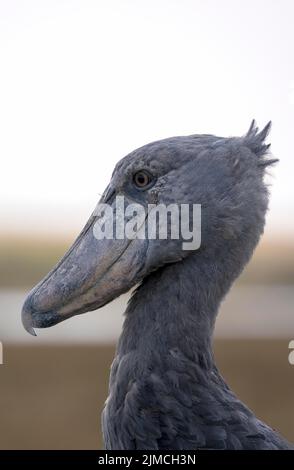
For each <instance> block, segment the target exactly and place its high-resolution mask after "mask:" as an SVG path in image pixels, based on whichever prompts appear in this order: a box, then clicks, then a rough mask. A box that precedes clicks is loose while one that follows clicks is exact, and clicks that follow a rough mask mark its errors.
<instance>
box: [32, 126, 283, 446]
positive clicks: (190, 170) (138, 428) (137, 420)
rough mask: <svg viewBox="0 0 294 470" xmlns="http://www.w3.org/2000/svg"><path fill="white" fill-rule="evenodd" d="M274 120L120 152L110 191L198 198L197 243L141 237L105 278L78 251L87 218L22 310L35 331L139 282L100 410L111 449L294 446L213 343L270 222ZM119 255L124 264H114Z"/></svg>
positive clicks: (148, 198) (147, 198)
mask: <svg viewBox="0 0 294 470" xmlns="http://www.w3.org/2000/svg"><path fill="white" fill-rule="evenodd" d="M269 129H270V123H269V124H268V125H267V126H266V127H265V128H264V129H263V130H262V131H261V132H259V131H258V128H257V127H256V125H255V122H254V121H253V123H252V125H251V127H250V129H249V131H248V132H247V134H246V135H245V136H243V137H231V138H221V137H216V136H212V135H191V136H186V137H173V138H169V139H164V140H161V141H158V142H153V143H151V144H148V145H146V146H144V147H141V148H139V149H137V150H135V151H134V152H132V153H131V154H129V155H128V156H126V157H125V158H124V159H123V160H121V161H120V162H119V163H118V164H117V166H116V168H115V171H114V173H113V175H112V179H111V182H110V184H109V186H108V188H107V191H106V192H105V194H104V197H103V198H102V201H106V199H107V201H108V202H109V201H110V202H111V201H112V198H113V197H114V195H115V194H123V195H125V196H126V197H127V198H129V200H131V201H137V202H140V203H141V204H144V205H147V203H154V202H155V201H156V203H164V204H170V203H173V202H177V203H178V204H182V203H190V204H191V203H198V204H201V205H202V244H201V247H200V249H199V250H197V251H183V250H182V248H181V243H182V240H181V239H180V240H170V239H169V240H141V241H138V240H137V241H136V242H134V243H133V242H132V244H131V246H132V248H130V247H129V246H128V247H124V249H123V250H124V251H123V255H120V257H119V258H118V261H117V262H116V263H114V262H113V261H112V264H111V263H110V264H109V265H110V267H109V269H108V271H107V275H106V274H103V276H104V277H105V276H106V278H107V282H106V283H105V284H103V281H101V274H99V276H100V277H98V274H97V273H96V272H95V274H93V272H94V264H95V263H94V262H93V261H92V265H93V267H91V272H90V274H89V275H88V273H86V274H85V272H84V271H83V270H85V267H84V265H85V263H84V262H83V263H82V262H81V261H80V259H81V256H83V253H85V248H83V246H84V245H85V246H88V245H87V244H90V245H91V247H92V246H93V243H94V241H93V239H92V238H89V237H92V235H91V234H90V231H89V227H90V226H91V223H92V219H90V221H89V223H88V225H87V228H86V230H85V231H84V232H83V234H82V240H83V241H82V242H81V241H80V240H81V238H79V239H78V241H77V242H76V244H75V245H74V247H73V248H72V250H71V251H70V252H69V254H68V255H67V256H66V257H65V258H64V260H62V261H61V263H60V264H59V265H58V266H57V268H56V269H55V270H54V271H53V273H51V275H49V277H47V278H45V280H44V281H43V282H42V283H41V284H40V285H38V286H37V287H36V288H35V289H34V290H33V291H32V293H31V294H30V295H29V297H28V299H27V301H26V303H25V306H24V310H23V318H24V324H25V327H26V328H27V329H28V330H29V331H31V329H32V327H44V326H50V325H52V324H54V323H58V322H59V321H62V320H63V319H65V318H68V317H69V316H72V315H75V314H78V313H82V312H84V311H89V310H93V309H94V308H97V307H100V306H101V305H103V304H105V303H107V302H109V301H111V300H112V299H113V298H115V297H117V296H118V295H119V294H120V293H122V292H125V291H127V290H128V289H129V288H130V287H132V286H134V285H135V284H138V283H139V286H138V287H137V289H136V291H135V292H134V294H133V295H132V297H131V299H130V302H129V304H128V307H127V310H126V312H125V322H124V326H123V332H122V335H121V337H120V340H119V343H118V346H117V352H116V356H115V359H114V362H113V365H112V368H111V376H110V387H109V397H108V399H107V402H106V406H105V409H104V411H103V418H102V424H103V433H104V439H105V446H106V448H107V449H152V450H154V449H178V450H183V449H197V448H205V449H207V448H209V449H288V448H291V446H290V444H288V443H287V442H286V441H285V440H284V439H283V438H282V437H281V436H279V434H278V433H276V432H275V431H273V430H272V429H270V428H269V427H268V426H266V425H265V424H263V423H262V422H261V421H259V420H258V419H257V418H256V417H255V416H254V414H253V413H252V412H251V411H250V410H249V409H248V408H247V407H246V406H245V405H244V404H242V403H241V402H240V401H239V400H238V399H237V397H236V396H235V395H234V393H233V392H232V391H231V390H230V389H229V387H228V386H227V385H226V383H225V382H224V380H223V379H222V377H221V375H220V373H219V372H218V370H217V367H216V365H215V362H214V357H213V351H212V334H213V329H214V323H215V318H216V315H217V311H218V308H219V305H220V302H221V301H222V299H223V298H224V296H225V295H226V293H227V292H228V290H229V288H230V286H231V284H232V283H233V281H234V280H235V279H236V277H237V276H238V275H239V274H240V272H241V271H242V269H243V268H244V266H245V264H246V263H247V262H248V261H249V259H250V257H251V255H252V253H253V250H254V248H255V246H256V244H257V243H258V240H259V238H260V235H261V234H262V232H263V228H264V219H265V213H266V210H267V205H268V189H267V187H266V185H265V183H264V181H263V176H264V171H265V169H266V167H268V166H269V165H271V164H272V163H274V162H275V161H276V160H275V159H272V158H268V155H267V153H268V149H269V145H267V144H265V143H264V140H265V138H266V137H267V135H268V132H269ZM142 168H144V169H146V170H148V171H149V172H150V173H152V174H153V175H154V177H155V183H154V185H153V186H152V188H150V189H148V190H146V191H138V189H136V188H135V187H134V185H133V182H132V181H133V180H132V175H133V174H134V173H135V172H136V171H138V170H139V169H142ZM85 237H88V241H84V240H85ZM82 243H83V244H84V245H82ZM86 243H87V244H86ZM90 245H89V246H90ZM107 246H108V245H107ZM82 248H83V249H82ZM83 250H84V251H83ZM108 251H109V247H108ZM103 260H104V258H103ZM115 265H116V266H117V265H119V266H121V267H120V270H118V271H114V269H116V268H115V267H114V266H115ZM62 269H63V272H72V273H75V272H76V271H77V272H78V275H79V276H83V279H84V283H85V284H86V287H87V289H84V290H83V285H82V284H81V282H79V283H78V282H77V281H75V282H73V283H72V284H69V285H65V286H64V285H62V288H58V289H57V288H56V282H57V281H56V279H58V276H59V274H58V273H59V271H60V272H61V270H62ZM87 276H88V277H87ZM103 276H102V278H103ZM92 278H93V279H95V283H94V280H93V281H92ZM62 279H63V278H62ZM79 279H80V278H78V280H79ZM89 279H90V280H89ZM97 279H98V281H97ZM68 282H69V281H68ZM70 282H71V281H70ZM52 283H53V284H52ZM57 284H58V282H57ZM63 284H64V280H63ZM58 285H59V284H58ZM52 286H53V287H52ZM89 286H90V287H89ZM91 286H93V287H91ZM101 286H102V287H101ZM77 289H78V295H77ZM91 289H92V290H91ZM99 289H101V291H102V294H101V293H100V291H99ZM52 292H54V300H52ZM89 292H90V293H89ZM48 293H49V294H50V295H49V294H48ZM80 299H82V301H81V300H80ZM67 305H68V307H67ZM237 314H238V312H236V315H237ZM240 373H241V372H240Z"/></svg>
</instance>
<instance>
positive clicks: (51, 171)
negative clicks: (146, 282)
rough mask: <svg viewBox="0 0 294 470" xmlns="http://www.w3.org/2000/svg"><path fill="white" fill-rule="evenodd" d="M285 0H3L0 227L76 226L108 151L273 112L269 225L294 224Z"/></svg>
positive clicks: (293, 38)
mask: <svg viewBox="0 0 294 470" xmlns="http://www.w3.org/2000/svg"><path fill="white" fill-rule="evenodd" d="M293 23H294V2H293V1H292V0H280V1H276V0H254V1H253V0H247V1H244V0H221V1H219V0H194V1H193V0H178V1H175V0H174V1H173V0H148V1H147V0H146V1H138V0H96V1H94V0H93V1H91V0H79V1H74V0H72V1H69V0H68V1H67V0H58V1H56V0H36V1H33V0H26V1H16V0H0V158H1V184H0V220H1V230H2V231H4V232H11V231H17V230H23V231H27V232H35V233H39V232H42V233H47V232H52V231H54V232H56V233H60V234H62V233H66V232H71V231H73V230H74V231H78V230H79V229H80V228H81V227H82V226H83V224H84V222H85V221H86V218H87V217H88V216H89V215H90V213H91V211H92V210H93V209H94V207H95V205H96V202H97V200H98V198H99V193H101V192H102V191H103V190H104V187H105V186H106V184H107V183H108V180H109V177H110V175H111V172H112V169H113V166H114V164H115V163H116V161H117V160H118V159H120V158H121V157H123V156H124V155H125V154H127V153H128V152H129V151H131V150H133V149H134V148H136V147H138V146H141V145H143V144H145V143H147V142H149V141H152V140H155V139H159V138H163V137H168V136H172V135H181V134H191V133H201V132H205V133H215V134H219V135H240V134H243V133H244V132H245V131H246V130H247V128H248V127H249V124H250V121H251V119H252V118H253V117H255V118H256V119H257V122H258V124H259V125H260V126H263V125H264V124H265V123H266V122H267V121H268V120H270V119H272V120H273V130H272V134H271V142H272V151H273V153H274V155H275V156H277V157H278V158H280V160H281V161H280V163H279V165H278V166H277V167H276V168H275V169H274V170H273V174H274V177H273V178H272V179H271V182H272V184H273V188H272V200H271V212H270V215H269V217H268V227H267V233H276V232H279V231H283V232H284V234H292V235H293V234H294V217H293V212H294V210H293V209H294V176H293V173H294V163H293V162H294V156H293V149H292V146H293V144H292V140H293V139H292V136H293V129H294V126H293V124H294V122H293V121H294V120H293V117H294V50H293V49H294V28H293Z"/></svg>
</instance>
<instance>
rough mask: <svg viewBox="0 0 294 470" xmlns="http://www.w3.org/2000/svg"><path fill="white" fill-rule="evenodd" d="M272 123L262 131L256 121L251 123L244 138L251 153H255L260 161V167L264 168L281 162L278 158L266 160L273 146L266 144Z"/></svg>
mask: <svg viewBox="0 0 294 470" xmlns="http://www.w3.org/2000/svg"><path fill="white" fill-rule="evenodd" d="M271 126H272V122H271V121H269V122H268V123H267V125H266V126H265V127H264V128H263V129H262V130H261V131H260V130H259V128H258V127H257V125H256V122H255V119H253V121H252V122H251V125H250V127H249V130H248V132H247V134H246V135H245V137H244V143H245V145H246V146H247V147H249V149H250V150H251V152H253V153H254V154H255V155H256V156H257V157H258V159H259V161H258V166H261V167H263V168H265V167H267V166H269V165H272V164H274V163H276V162H278V161H279V160H278V159H277V158H271V159H266V158H264V157H266V155H267V153H268V150H269V148H270V146H271V144H265V143H264V141H265V139H266V138H267V136H268V134H269V132H270V130H271Z"/></svg>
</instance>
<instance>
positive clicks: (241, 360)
mask: <svg viewBox="0 0 294 470" xmlns="http://www.w3.org/2000/svg"><path fill="white" fill-rule="evenodd" d="M4 353H5V355H4V365H1V366H0V416H1V421H0V448H1V449H17V448H18V449H91V448H92V449H93V448H96V449H97V448H99V449H100V448H103V444H102V439H101V432H100V414H101V410H102V407H103V403H104V401H105V399H106V397H107V388H108V375H109V367H110V364H111V362H112V358H113V355H114V346H112V345H109V346H102V345H97V346H95V345H91V346H90V345H74V346H60V345H52V346H44V347H27V346H21V345H6V346H5V350H4ZM215 354H216V359H217V364H218V366H219V368H220V370H221V372H222V374H223V375H224V377H225V379H226V380H227V382H228V383H229V384H230V386H231V387H232V389H233V390H234V391H235V393H236V394H237V395H238V397H239V398H240V399H242V400H243V401H244V402H245V403H246V404H247V405H248V406H249V407H250V408H251V409H252V410H253V411H254V412H255V413H257V414H258V416H259V417H260V418H261V419H263V420H264V421H265V422H267V423H268V424H269V425H270V426H272V427H274V428H276V429H277V430H279V431H280V432H281V433H282V434H283V435H284V436H285V437H287V438H288V439H289V440H290V441H294V400H293V390H294V366H291V365H290V364H289V363H288V354H289V350H288V343H287V341H286V340H274V339H273V340H264V339H262V340H246V339H245V340H237V339H234V340H233V339H232V340H218V341H216V344H215Z"/></svg>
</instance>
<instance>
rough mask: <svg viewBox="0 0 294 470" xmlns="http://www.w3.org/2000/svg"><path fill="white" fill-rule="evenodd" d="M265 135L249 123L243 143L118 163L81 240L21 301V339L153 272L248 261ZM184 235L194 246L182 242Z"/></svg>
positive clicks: (162, 148)
mask: <svg viewBox="0 0 294 470" xmlns="http://www.w3.org/2000/svg"><path fill="white" fill-rule="evenodd" d="M269 129H270V123H269V124H268V125H267V126H266V127H265V128H264V129H263V130H262V131H261V132H259V130H258V128H257V127H256V126H255V123H254V121H253V123H252V125H251V127H250V129H249V131H248V132H247V134H246V135H245V136H243V137H230V138H221V137H216V136H213V135H191V136H184V137H173V138H168V139H164V140H160V141H157V142H153V143H150V144H148V145H145V146H143V147H141V148H139V149H137V150H135V151H133V152H132V153H130V154H129V155H127V156H126V157H125V158H123V159H122V160H120V161H119V162H118V164H117V165H116V167H115V169H114V172H113V175H112V178H111V181H110V183H109V185H108V186H107V188H106V190H105V192H104V193H103V195H102V197H101V200H100V201H99V204H98V206H97V208H96V210H95V211H94V213H93V214H92V215H91V217H90V219H89V220H88V222H87V224H86V226H85V228H84V229H83V230H82V232H81V234H80V235H79V237H78V238H77V239H76V241H75V242H74V244H73V245H72V247H71V248H70V249H69V251H68V252H67V253H66V254H65V256H64V257H63V258H62V259H61V261H60V262H59V263H58V264H57V265H56V266H55V267H54V268H53V270H52V271H51V272H50V273H49V274H48V275H47V276H46V277H45V278H44V279H43V280H42V281H41V282H40V283H39V284H37V285H36V286H35V287H34V288H33V289H32V291H31V292H30V293H29V294H28V296H27V298H26V300H25V303H24V306H23V310H22V319H23V324H24V327H25V328H26V330H27V331H28V332H30V333H31V334H35V332H34V328H44V327H48V326H52V325H55V324H56V323H59V322H61V321H63V320H65V319H67V318H69V317H72V316H74V315H78V314H81V313H84V312H88V311H91V310H94V309H98V308H100V307H102V306H103V305H105V304H107V303H109V302H110V301H112V300H113V299H114V298H116V297H118V296H119V295H120V294H122V293H124V292H126V291H128V290H129V289H130V288H131V287H133V286H134V285H135V284H137V283H138V282H140V281H142V280H143V279H144V278H145V277H146V276H147V275H149V274H150V273H151V272H152V271H155V270H156V269H158V268H159V267H160V268H161V267H163V266H164V265H166V264H170V263H181V262H183V261H184V260H185V258H187V257H190V256H194V258H195V263H197V257H198V258H199V257H200V256H205V258H206V260H211V261H212V262H213V261H214V260H215V259H216V258H217V256H218V253H220V252H223V253H224V252H225V253H230V247H233V246H234V247H235V248H236V247H237V249H235V251H234V254H232V256H237V255H236V253H237V254H238V256H239V257H240V258H243V259H244V260H245V261H246V260H247V258H249V257H250V255H251V252H252V250H253V248H254V246H255V245H256V243H257V241H258V239H259V236H260V234H261V233H262V231H263V226H264V217H265V213H266V209H267V204H268V192H267V188H266V186H265V184H264V182H263V176H264V170H265V168H266V167H267V166H268V165H270V164H272V163H274V162H275V161H276V160H274V159H269V158H267V151H268V147H269V145H266V144H265V143H264V140H265V138H266V136H267V134H268V132H269ZM118 202H119V207H118ZM159 207H162V208H167V212H166V214H167V218H166V219H164V220H166V230H165V234H164V235H166V236H160V235H159V233H160V230H161V229H162V220H163V219H160V216H159V214H158V208H159ZM194 207H197V208H198V209H197V211H196V212H194V209H193V208H194ZM130 208H131V209H130ZM184 208H186V211H185V212H184ZM182 209H183V210H182ZM173 210H174V212H173V215H171V213H172V211H173ZM156 214H157V215H156ZM195 214H196V215H197V217H198V221H197V224H196V225H195V227H196V231H195V232H194V231H193V215H194V216H195ZM163 216H164V214H163ZM173 217H175V218H173ZM191 219H192V221H191ZM150 221H151V222H152V223H150ZM175 223H178V227H177V230H175V232H176V233H173V229H174V224H175ZM191 224H192V228H191ZM106 227H107V230H106V229H105V228H106ZM122 227H123V228H124V230H123V231H121V228H122ZM127 228H128V229H129V232H130V233H131V234H132V235H131V236H130V235H129V236H128V235H127V230H126V229H127ZM182 229H183V230H182ZM184 229H185V230H184ZM111 230H112V233H110V231H111ZM150 230H151V232H152V231H153V232H152V233H153V235H151V236H150ZM187 231H188V232H189V233H190V234H193V235H191V237H192V236H195V237H196V238H197V243H196V246H195V243H192V242H191V243H190V244H189V243H187V236H186V235H187ZM183 232H185V233H183ZM200 232H201V243H200ZM134 233H135V235H134ZM103 234H104V236H103ZM185 234H186V235H185ZM192 241H193V240H192ZM196 248H197V249H196Z"/></svg>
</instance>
